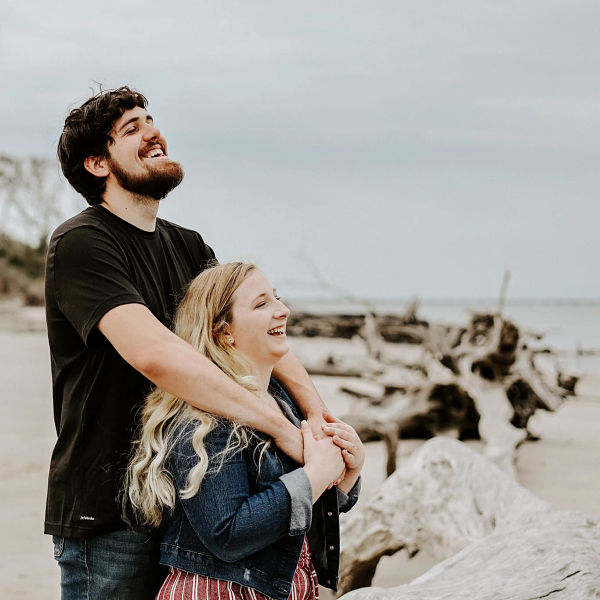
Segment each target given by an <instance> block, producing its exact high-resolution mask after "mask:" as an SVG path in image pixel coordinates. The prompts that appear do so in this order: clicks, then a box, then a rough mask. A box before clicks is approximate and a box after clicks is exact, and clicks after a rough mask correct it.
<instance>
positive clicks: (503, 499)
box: [339, 438, 600, 600]
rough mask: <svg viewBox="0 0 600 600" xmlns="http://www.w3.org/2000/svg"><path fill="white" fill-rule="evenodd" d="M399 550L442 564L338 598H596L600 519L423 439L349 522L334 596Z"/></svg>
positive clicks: (366, 580) (479, 459)
mask: <svg viewBox="0 0 600 600" xmlns="http://www.w3.org/2000/svg"><path fill="white" fill-rule="evenodd" d="M403 548H405V549H406V550H407V552H408V554H409V555H410V556H413V555H415V554H416V553H418V552H419V551H420V550H425V549H426V550H427V551H428V552H429V553H430V554H431V555H432V556H434V557H437V558H439V559H440V560H443V562H440V563H439V564H438V565H436V566H435V567H433V568H432V569H431V570H430V571H428V572H427V573H425V574H424V575H422V576H421V577H419V578H418V579H416V580H415V581H413V582H412V583H410V584H408V585H404V586H399V587H396V588H390V589H381V588H365V589H362V590H357V591H354V592H352V593H349V594H347V595H345V596H344V600H417V599H418V600H424V599H426V600H438V599H439V600H442V599H444V600H463V599H464V600H467V599H468V600H473V599H476V600H535V599H538V598H546V597H550V598H553V599H556V600H579V599H581V600H583V599H589V598H600V521H599V520H598V519H596V518H592V517H589V516H587V515H585V514H583V513H578V512H573V511H558V510H555V509H554V508H552V506H551V505H549V504H548V503H546V502H543V501H541V500H539V499H538V498H536V497H535V496H533V495H532V494H531V493H530V492H528V491H527V490H526V489H524V488H523V487H521V486H520V485H518V484H517V483H516V482H515V481H514V479H513V478H512V477H510V476H508V475H507V474H505V473H504V472H502V471H501V470H500V469H499V468H498V467H496V466H495V465H494V464H492V463H491V462H490V461H489V460H488V459H486V458H485V457H484V456H482V455H480V454H478V453H476V452H474V451H473V450H471V449H470V448H468V447H467V446H466V445H464V444H462V443H461V442H457V441H455V440H450V439H447V438H434V439H432V440H429V441H428V442H426V443H425V444H424V445H423V446H422V447H421V448H420V449H419V450H417V451H416V452H415V453H414V454H413V455H412V456H411V458H410V459H409V460H408V461H407V462H406V463H405V464H404V465H403V466H402V467H401V468H399V469H398V470H397V471H396V472H395V473H394V474H393V475H392V476H391V477H389V478H388V479H387V480H386V481H385V482H384V483H383V485H382V487H381V489H380V490H379V492H378V493H377V495H376V496H375V497H374V498H373V500H372V501H371V502H370V503H369V504H368V505H366V506H362V507H359V508H357V509H355V511H353V512H351V513H349V514H348V515H347V518H346V520H345V521H344V522H343V524H342V553H341V564H340V591H339V593H340V594H342V593H346V592H349V591H350V590H356V588H360V587H364V586H368V585H369V584H370V582H371V579H372V577H373V574H374V573H375V569H376V567H377V563H378V562H379V559H380V558H381V557H382V556H384V555H389V554H393V553H395V552H397V551H398V550H401V549H403ZM444 559H445V560H444Z"/></svg>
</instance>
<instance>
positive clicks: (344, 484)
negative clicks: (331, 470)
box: [323, 421, 365, 493]
mask: <svg viewBox="0 0 600 600" xmlns="http://www.w3.org/2000/svg"><path fill="white" fill-rule="evenodd" d="M323 431H324V432H325V433H326V434H327V435H328V436H331V439H332V440H333V443H334V444H335V445H336V446H338V447H339V448H341V450H342V457H343V459H344V463H345V465H346V474H345V476H344V479H343V480H342V481H341V482H340V483H339V484H338V487H339V488H340V489H341V490H342V491H343V492H346V493H347V492H349V491H350V490H351V489H352V487H353V486H354V484H355V483H356V480H357V479H358V476H359V475H360V471H361V469H362V467H363V465H364V464H365V448H364V446H363V443H362V442H361V440H360V437H358V433H356V431H355V429H354V428H353V427H351V426H350V425H348V424H347V423H344V422H343V421H334V422H330V423H327V424H325V425H323Z"/></svg>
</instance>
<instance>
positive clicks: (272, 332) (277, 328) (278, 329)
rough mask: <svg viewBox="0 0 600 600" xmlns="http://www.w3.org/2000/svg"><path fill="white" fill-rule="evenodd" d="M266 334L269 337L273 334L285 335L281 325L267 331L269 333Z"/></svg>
mask: <svg viewBox="0 0 600 600" xmlns="http://www.w3.org/2000/svg"><path fill="white" fill-rule="evenodd" d="M267 333H268V334H269V335H273V334H275V333H285V327H284V326H283V325H282V326H279V327H274V328H273V329H269V331H267Z"/></svg>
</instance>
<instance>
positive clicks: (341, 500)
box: [336, 476, 361, 512]
mask: <svg viewBox="0 0 600 600" xmlns="http://www.w3.org/2000/svg"><path fill="white" fill-rule="evenodd" d="M360 479H361V478H360V476H359V477H358V479H357V480H356V483H355V484H354V485H353V486H352V489H351V490H350V491H349V492H348V493H347V494H346V493H345V492H342V490H340V488H336V490H337V498H338V508H339V511H340V512H348V511H349V510H350V509H351V508H352V507H353V506H354V505H355V504H356V502H357V501H358V496H359V495H360Z"/></svg>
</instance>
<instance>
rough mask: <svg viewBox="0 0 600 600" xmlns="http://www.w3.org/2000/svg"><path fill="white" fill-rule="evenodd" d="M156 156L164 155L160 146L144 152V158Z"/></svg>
mask: <svg viewBox="0 0 600 600" xmlns="http://www.w3.org/2000/svg"><path fill="white" fill-rule="evenodd" d="M157 156H164V152H163V151H162V149H161V148H154V150H152V151H150V152H148V153H147V154H146V158H156V157H157Z"/></svg>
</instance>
